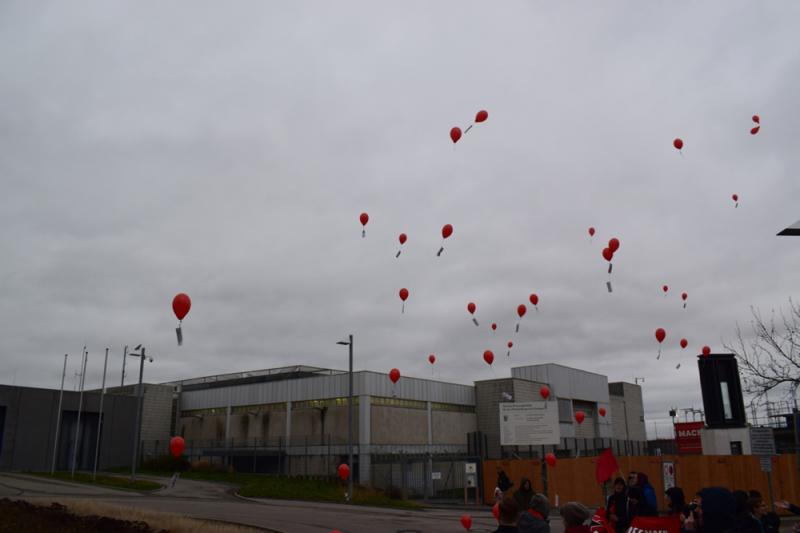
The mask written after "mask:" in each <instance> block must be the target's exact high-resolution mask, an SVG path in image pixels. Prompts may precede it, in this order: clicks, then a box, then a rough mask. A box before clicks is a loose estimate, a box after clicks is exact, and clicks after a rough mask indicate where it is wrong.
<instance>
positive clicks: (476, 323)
mask: <svg viewBox="0 0 800 533" xmlns="http://www.w3.org/2000/svg"><path fill="white" fill-rule="evenodd" d="M472 323H473V324H475V325H476V326H477V325H478V321H477V320H476V319H475V317H473V318H472Z"/></svg>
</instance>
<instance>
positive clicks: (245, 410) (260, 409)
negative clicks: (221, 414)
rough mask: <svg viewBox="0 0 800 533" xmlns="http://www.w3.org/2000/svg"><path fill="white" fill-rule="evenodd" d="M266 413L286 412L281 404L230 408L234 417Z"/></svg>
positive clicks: (284, 405) (283, 404)
mask: <svg viewBox="0 0 800 533" xmlns="http://www.w3.org/2000/svg"><path fill="white" fill-rule="evenodd" d="M268 411H286V404H285V403H283V402H281V403H264V404H261V405H237V406H235V407H231V413H233V414H235V415H247V414H257V413H266V412H268Z"/></svg>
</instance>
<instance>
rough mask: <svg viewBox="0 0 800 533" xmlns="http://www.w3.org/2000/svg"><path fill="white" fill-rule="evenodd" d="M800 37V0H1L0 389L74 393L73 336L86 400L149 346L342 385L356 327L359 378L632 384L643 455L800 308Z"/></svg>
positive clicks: (176, 375)
mask: <svg viewBox="0 0 800 533" xmlns="http://www.w3.org/2000/svg"><path fill="white" fill-rule="evenodd" d="M798 27H800V4H798V3H797V2H791V1H776V2H750V1H730V0H725V1H718V2H711V1H708V2H688V1H687V2H633V1H631V2H614V3H611V2H603V3H580V4H578V3H575V2H556V3H553V2H539V1H524V2H513V1H504V2H494V3H491V2H468V1H464V0H458V1H452V2H450V1H439V2H427V1H426V2H423V1H418V2H413V1H406V2H399V3H397V2H396V3H385V2H372V1H364V2H326V1H319V2H308V1H295V2H282V3H278V2H261V1H252V2H245V1H238V2H225V3H220V2H198V1H194V0H193V1H185V2H180V1H175V2H167V3H164V2H133V1H129V2H113V1H106V0H103V1H99V0H98V1H94V2H90V1H87V2H79V3H74V2H73V3H63V2H52V3H51V2H30V1H20V2H13V1H12V2H9V1H6V2H3V3H2V4H0V257H1V258H2V261H0V382H3V383H12V382H14V383H16V384H18V385H31V386H39V387H54V388H57V387H58V386H59V380H60V375H61V365H62V362H63V354H64V353H69V354H70V358H69V366H68V380H67V386H68V387H72V385H73V381H74V380H73V374H74V372H75V371H76V370H78V367H79V354H80V352H81V349H82V346H83V345H84V344H87V345H88V350H89V370H88V373H87V386H99V383H100V379H101V374H102V353H103V350H104V348H105V347H106V346H109V347H110V348H111V357H110V361H109V366H110V370H111V373H110V377H109V380H110V381H111V382H112V383H118V381H119V372H120V367H121V360H122V347H123V345H125V344H130V345H135V344H138V343H143V344H145V346H146V347H147V349H148V352H149V353H152V354H153V355H154V356H155V358H156V361H155V362H154V363H153V364H152V365H147V367H146V369H145V378H146V380H148V381H165V380H172V379H180V378H189V377H197V376H202V375H210V374H216V373H224V372H233V371H243V370H252V369H259V368H270V367H277V366H285V365H292V364H307V365H317V366H322V367H330V368H346V364H347V358H346V355H347V354H346V348H345V347H342V346H337V345H336V344H335V342H336V341H337V340H339V339H341V338H343V337H344V336H346V334H348V333H353V334H355V339H356V341H355V353H356V367H357V369H369V370H375V371H381V372H387V371H388V370H389V369H390V368H392V367H395V366H396V367H398V368H399V369H400V370H401V372H402V373H403V374H404V375H409V376H419V377H429V376H431V368H430V365H429V364H428V362H427V356H428V354H429V353H435V354H436V356H437V363H436V366H435V375H436V377H437V378H438V379H443V380H452V381H456V382H460V383H472V382H473V381H474V380H480V379H489V378H492V377H493V376H495V375H496V376H498V377H499V376H503V375H507V374H508V373H509V368H510V367H511V366H517V365H524V364H534V363H544V362H557V363H561V364H565V365H569V366H574V367H578V368H584V369H587V370H591V371H595V372H600V373H603V374H606V375H608V377H609V380H611V381H616V380H626V381H633V379H634V377H635V376H638V377H644V378H645V379H646V381H645V383H644V400H645V406H646V412H647V416H648V420H649V424H648V430H649V431H650V432H651V435H652V433H653V422H652V421H654V420H659V419H660V420H661V423H662V424H665V423H664V420H665V419H666V411H667V409H668V408H669V406H671V405H674V406H677V407H688V406H690V405H692V404H693V405H694V406H695V407H700V406H701V403H702V402H701V400H700V391H699V384H698V377H697V365H696V362H695V361H694V357H695V355H696V354H697V353H699V350H700V347H701V346H702V345H704V344H708V345H710V346H711V347H712V348H714V350H715V351H719V350H720V349H721V339H723V338H730V337H731V336H732V335H733V333H734V329H735V325H736V322H737V321H739V322H741V323H742V324H744V325H747V323H748V320H749V317H750V315H749V313H750V311H749V308H750V306H751V305H754V306H757V307H760V308H761V309H762V310H764V311H769V310H770V309H772V308H776V309H777V308H779V307H780V306H785V305H786V303H787V299H788V298H789V297H790V296H795V297H797V296H798V289H797V280H798V260H800V239H797V240H794V239H792V238H778V237H775V233H777V232H778V231H779V230H781V229H782V228H784V227H785V226H786V225H788V224H790V223H792V222H794V221H795V220H797V219H798V218H800V207H799V206H798V202H797V200H798V198H800V181H799V180H798V179H797V173H796V172H797V168H798V166H799V165H798V164H799V163H800V151H798V149H797V146H798V145H797V131H798V128H800V107H799V106H798V105H797V94H798V92H797V91H798V87H800V40H798V38H797V28H798ZM479 109H486V110H488V112H489V119H488V121H486V122H485V123H482V124H478V125H476V126H475V127H474V128H473V129H472V131H470V132H469V133H468V134H467V135H465V136H464V137H463V138H462V139H461V141H460V142H459V143H458V144H457V145H455V146H454V145H453V143H452V142H451V141H450V139H449V135H448V132H449V130H450V128H451V127H453V126H460V127H461V128H462V129H464V128H466V127H467V126H468V125H469V123H470V122H471V121H472V119H473V117H474V115H475V113H476V112H477V111H478V110H479ZM754 113H757V114H759V115H760V116H761V119H762V129H761V132H760V133H759V134H758V135H756V136H751V135H750V133H749V130H750V128H751V127H752V125H753V124H752V123H751V119H750V117H751V115H753V114H754ZM675 137H681V138H682V139H683V140H684V142H685V146H684V149H683V154H682V155H681V154H679V153H678V152H677V151H676V150H675V149H674V148H673V147H672V140H673V138H675ZM733 193H737V194H738V195H739V199H740V205H739V207H738V208H735V207H734V203H733V201H732V199H731V195H732V194H733ZM362 211H366V212H368V213H369V215H370V221H369V224H368V225H367V228H366V229H367V236H366V238H365V239H362V238H361V225H360V223H359V222H358V216H359V214H360V213H361V212H362ZM445 223H450V224H453V226H454V228H455V231H454V234H453V236H452V237H451V238H449V239H448V240H447V241H446V242H445V251H444V253H443V254H442V256H441V257H436V251H437V250H438V248H439V246H440V245H441V242H442V239H441V234H440V231H441V227H442V225H443V224H445ZM589 226H594V227H596V228H597V235H596V236H595V237H594V239H593V240H592V241H590V239H589V237H588V234H587V228H588V227H589ZM400 232H405V233H407V234H408V242H407V243H406V244H405V246H404V250H403V253H402V255H401V256H400V258H399V259H396V258H395V253H396V251H397V249H398V241H397V236H398V234H399V233H400ZM610 237H617V238H619V239H620V241H621V243H622V246H621V248H620V250H619V251H618V252H617V254H616V256H615V258H614V271H613V274H612V281H613V287H614V292H613V293H612V294H609V293H608V292H607V291H606V285H605V283H606V281H607V279H608V275H607V272H606V268H607V267H606V262H605V261H604V260H603V258H602V257H601V250H602V248H603V247H604V246H605V243H606V242H607V241H608V239H609V238H610ZM663 284H667V285H669V287H670V291H669V293H668V295H667V296H666V297H664V296H663V293H662V292H661V286H662V285H663ZM401 287H407V288H408V289H409V291H410V293H411V295H410V297H409V299H408V301H407V303H406V311H405V314H401V312H400V311H401V302H400V300H399V297H398V290H399V289H400V288H401ZM682 291H686V292H688V293H689V299H688V306H687V308H686V309H682V307H681V303H680V298H679V295H680V293H681V292H682ZM178 292H186V293H188V294H189V295H190V296H191V298H192V302H193V306H192V310H191V312H190V313H189V315H188V316H187V318H186V319H185V321H184V328H183V329H184V337H185V343H184V346H182V347H180V348H179V347H178V346H177V345H176V340H175V331H174V328H175V327H176V325H177V320H176V318H175V316H174V315H173V313H172V309H171V301H172V298H173V296H174V295H175V294H176V293H178ZM531 292H536V293H538V295H539V297H540V304H539V308H540V309H539V311H538V312H534V311H532V310H529V312H528V314H527V316H525V317H524V319H523V320H522V326H521V330H520V333H519V334H516V335H515V334H514V325H515V324H516V311H515V310H516V307H517V305H518V304H520V303H527V298H528V295H529V294H530V293H531ZM469 301H474V302H475V303H476V304H477V306H478V310H477V313H476V316H477V318H478V320H479V321H480V327H479V328H476V327H475V326H474V325H473V324H472V323H471V322H470V316H469V314H468V313H467V311H466V304H467V302H469ZM529 307H530V306H529ZM491 322H497V323H498V325H499V327H498V330H497V332H495V333H492V332H491V330H490V329H489V325H490V323H491ZM657 327H663V328H665V329H666V331H667V338H666V340H665V341H664V345H663V356H662V358H661V360H658V361H657V360H656V355H657V352H658V344H657V342H656V340H655V337H654V331H655V329H656V328H657ZM681 337H686V338H687V339H688V340H689V348H687V349H686V350H685V351H682V350H681V349H680V347H679V346H678V341H679V340H680V338H681ZM509 339H513V340H514V342H515V346H514V349H513V351H512V355H511V357H510V358H508V357H506V349H505V344H506V342H507V341H508V340H509ZM486 349H492V350H494V352H495V355H496V360H495V364H494V368H493V369H490V368H489V367H488V366H487V365H486V364H485V363H484V362H483V359H482V354H483V351H484V350H486ZM679 362H680V363H682V366H681V368H680V369H679V370H676V368H675V366H676V365H677V364H678V363H679ZM133 377H134V376H133V372H131V373H130V374H129V379H130V380H131V381H132V380H133ZM660 431H666V425H662V426H660Z"/></svg>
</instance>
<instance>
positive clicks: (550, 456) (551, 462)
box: [544, 452, 556, 466]
mask: <svg viewBox="0 0 800 533" xmlns="http://www.w3.org/2000/svg"><path fill="white" fill-rule="evenodd" d="M544 460H545V462H547V466H556V455H555V454H554V453H551V452H547V454H546V455H545V456H544Z"/></svg>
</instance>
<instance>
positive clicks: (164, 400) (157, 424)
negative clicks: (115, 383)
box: [107, 383, 175, 441]
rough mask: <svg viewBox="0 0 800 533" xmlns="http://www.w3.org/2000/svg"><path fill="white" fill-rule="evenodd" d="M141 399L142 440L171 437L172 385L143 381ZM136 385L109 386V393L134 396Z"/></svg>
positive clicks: (172, 412) (172, 413)
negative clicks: (142, 396)
mask: <svg viewBox="0 0 800 533" xmlns="http://www.w3.org/2000/svg"><path fill="white" fill-rule="evenodd" d="M143 385H144V398H143V400H142V433H141V439H142V440H143V441H155V440H158V441H164V440H169V439H171V438H172V437H173V436H174V435H172V434H171V433H172V429H173V417H174V416H175V413H174V410H173V400H174V399H173V396H174V386H173V385H155V384H152V383H144V384H143ZM137 387H138V386H137V385H125V386H124V387H109V388H108V389H107V391H108V394H109V395H114V396H119V395H127V396H136V391H137Z"/></svg>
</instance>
